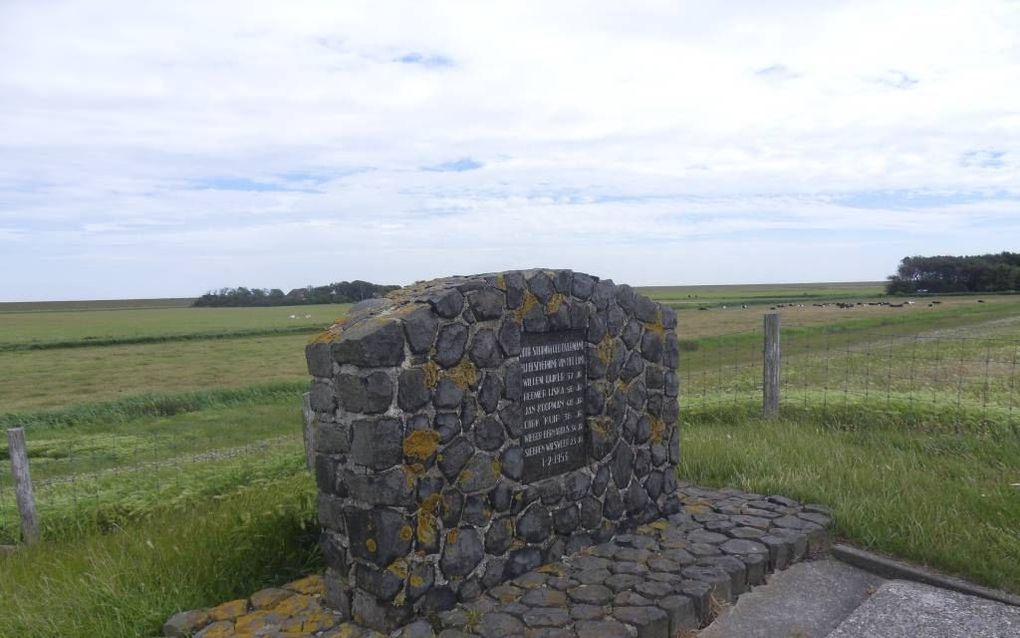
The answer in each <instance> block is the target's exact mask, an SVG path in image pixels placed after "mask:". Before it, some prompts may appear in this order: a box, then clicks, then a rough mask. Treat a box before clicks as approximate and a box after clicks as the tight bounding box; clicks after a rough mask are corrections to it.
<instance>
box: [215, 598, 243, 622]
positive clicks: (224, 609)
mask: <svg viewBox="0 0 1020 638" xmlns="http://www.w3.org/2000/svg"><path fill="white" fill-rule="evenodd" d="M247 611H248V599H246V598H239V599H237V600H231V601H230V602H226V603H223V604H222V605H217V606H216V607H213V608H212V609H210V610H209V618H211V619H212V620H233V619H235V618H237V617H238V616H243V615H244V614H245V613H246V612H247Z"/></svg>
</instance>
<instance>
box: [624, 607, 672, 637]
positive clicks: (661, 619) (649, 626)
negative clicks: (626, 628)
mask: <svg viewBox="0 0 1020 638" xmlns="http://www.w3.org/2000/svg"><path fill="white" fill-rule="evenodd" d="M613 617H614V618H616V619H617V620H619V621H621V622H624V623H626V624H628V625H631V626H633V627H635V628H636V629H637V635H638V638H664V637H666V636H667V632H668V631H669V617H668V616H667V615H666V612H665V611H663V610H662V609H659V608H658V607H617V608H615V609H613Z"/></svg>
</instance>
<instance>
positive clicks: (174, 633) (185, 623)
mask: <svg viewBox="0 0 1020 638" xmlns="http://www.w3.org/2000/svg"><path fill="white" fill-rule="evenodd" d="M210 622H211V619H210V617H209V613H208V612H206V611H205V610H204V609H193V610H191V611H181V612H178V613H176V614H174V615H173V616H170V618H169V619H168V620H167V621H166V622H165V623H163V635H164V636H168V637H169V638H187V637H188V636H191V635H192V634H194V633H195V632H197V631H198V630H199V629H201V628H202V627H205V626H206V625H208V624H209V623H210Z"/></svg>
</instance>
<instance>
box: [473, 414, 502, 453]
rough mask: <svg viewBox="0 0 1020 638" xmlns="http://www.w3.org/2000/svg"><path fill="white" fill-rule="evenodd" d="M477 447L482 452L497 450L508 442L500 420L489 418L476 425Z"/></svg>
mask: <svg viewBox="0 0 1020 638" xmlns="http://www.w3.org/2000/svg"><path fill="white" fill-rule="evenodd" d="M474 438H475V445H477V446H478V447H479V448H480V449H482V450H488V451H491V450H497V449H499V448H500V447H501V446H502V445H503V443H504V442H505V441H506V434H505V433H504V432H503V424H502V423H500V422H499V420H498V419H496V418H494V417H491V416H488V417H485V418H484V419H482V420H481V421H479V422H478V424H477V425H475V436H474Z"/></svg>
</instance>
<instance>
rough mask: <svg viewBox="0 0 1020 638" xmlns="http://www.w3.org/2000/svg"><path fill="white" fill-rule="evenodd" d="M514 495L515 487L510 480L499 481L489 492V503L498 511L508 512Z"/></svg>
mask: <svg viewBox="0 0 1020 638" xmlns="http://www.w3.org/2000/svg"><path fill="white" fill-rule="evenodd" d="M513 496H514V491H513V488H512V487H510V483H509V482H508V481H499V482H497V483H496V487H494V488H492V491H491V492H489V504H490V505H491V506H492V509H494V510H495V511H497V512H506V511H507V510H509V509H510V506H511V504H512V500H513Z"/></svg>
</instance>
